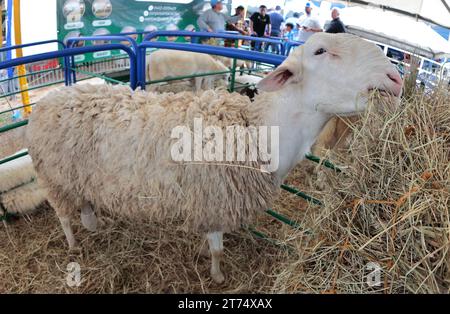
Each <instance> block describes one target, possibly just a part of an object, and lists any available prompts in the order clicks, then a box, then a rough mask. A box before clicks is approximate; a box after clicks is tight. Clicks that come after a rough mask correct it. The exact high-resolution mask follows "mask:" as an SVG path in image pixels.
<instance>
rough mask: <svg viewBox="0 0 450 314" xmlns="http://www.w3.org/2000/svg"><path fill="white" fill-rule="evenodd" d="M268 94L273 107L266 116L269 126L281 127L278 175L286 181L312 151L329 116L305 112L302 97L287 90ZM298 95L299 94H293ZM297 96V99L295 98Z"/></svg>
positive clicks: (266, 123)
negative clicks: (289, 174) (290, 172)
mask: <svg viewBox="0 0 450 314" xmlns="http://www.w3.org/2000/svg"><path fill="white" fill-rule="evenodd" d="M286 94H287V95H283V94H282V93H270V94H266V96H267V98H266V101H267V100H269V101H268V103H269V104H270V105H269V110H267V111H266V112H267V115H266V116H265V118H264V120H265V121H264V123H265V125H267V126H279V166H278V170H276V172H275V174H276V175H277V177H278V178H279V179H280V181H282V180H283V179H284V178H285V177H286V176H287V174H288V173H289V171H290V170H291V169H292V168H294V167H295V166H296V165H297V163H298V162H299V161H301V160H302V159H304V158H305V154H307V153H309V152H310V149H311V146H312V145H313V144H314V142H315V140H316V138H317V136H318V135H319V133H320V131H321V130H322V128H323V126H324V125H325V123H326V122H327V121H328V120H329V118H330V117H329V116H328V115H325V114H323V113H319V112H317V111H309V112H306V111H305V109H304V108H305V107H306V106H302V105H301V103H300V102H301V101H302V97H301V94H300V93H299V92H298V91H297V92H296V93H295V94H292V93H286ZM293 95H295V97H293ZM293 98H295V100H293Z"/></svg>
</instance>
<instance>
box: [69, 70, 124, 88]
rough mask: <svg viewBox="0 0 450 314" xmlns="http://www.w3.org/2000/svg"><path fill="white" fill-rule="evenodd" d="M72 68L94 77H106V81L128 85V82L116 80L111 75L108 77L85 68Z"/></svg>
mask: <svg viewBox="0 0 450 314" xmlns="http://www.w3.org/2000/svg"><path fill="white" fill-rule="evenodd" d="M71 70H74V71H76V72H78V73H81V74H85V75H90V76H93V77H98V78H101V79H104V80H105V81H108V82H111V83H116V84H120V85H127V84H126V83H124V82H122V81H119V80H115V79H113V78H110V77H107V76H104V75H101V74H96V73H93V72H89V71H84V70H80V69H77V68H71Z"/></svg>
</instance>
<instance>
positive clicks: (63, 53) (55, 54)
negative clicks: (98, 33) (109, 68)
mask: <svg viewBox="0 0 450 314" xmlns="http://www.w3.org/2000/svg"><path fill="white" fill-rule="evenodd" d="M115 49H120V50H123V51H125V52H126V53H127V54H128V56H129V57H130V86H131V88H132V89H136V87H137V85H136V77H137V75H136V60H137V55H136V52H135V51H133V49H131V48H130V47H128V46H126V45H123V44H106V45H99V46H87V47H77V48H67V49H64V50H60V51H52V52H45V53H40V54H36V55H33V56H27V57H22V58H16V59H13V60H7V61H3V62H0V69H6V68H10V67H14V66H18V65H21V64H27V63H32V62H37V61H42V60H48V59H54V58H65V57H70V56H74V55H79V54H84V53H90V52H97V51H105V50H115Z"/></svg>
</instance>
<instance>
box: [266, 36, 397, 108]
mask: <svg viewBox="0 0 450 314" xmlns="http://www.w3.org/2000/svg"><path fill="white" fill-rule="evenodd" d="M258 88H259V89H261V90H263V91H269V92H270V91H280V92H283V97H289V98H292V99H293V100H295V101H298V102H299V104H301V106H302V108H303V109H304V110H305V111H319V112H324V113H327V114H341V115H348V114H354V113H357V112H360V111H363V110H364V109H365V108H366V107H367V99H368V95H369V94H370V92H371V91H372V90H379V91H380V93H381V95H382V96H383V97H400V95H401V92H402V79H401V77H400V75H399V73H398V71H397V69H396V68H395V66H394V65H392V64H391V63H390V62H389V60H388V58H387V57H386V56H385V55H384V54H383V52H382V51H381V49H380V48H379V47H378V46H376V45H375V44H373V43H370V42H368V41H366V40H363V39H361V38H358V37H356V36H353V35H349V34H325V33H319V34H315V35H314V36H311V38H310V39H309V40H308V42H307V43H306V44H305V45H303V46H302V47H300V48H297V49H296V50H294V51H293V52H292V53H291V54H290V56H289V57H288V58H287V59H286V60H285V61H284V62H283V63H282V64H281V65H280V66H279V67H278V68H277V69H276V70H275V71H273V72H272V73H271V74H269V75H268V76H267V77H266V78H264V79H263V80H261V82H260V83H259V84H258Z"/></svg>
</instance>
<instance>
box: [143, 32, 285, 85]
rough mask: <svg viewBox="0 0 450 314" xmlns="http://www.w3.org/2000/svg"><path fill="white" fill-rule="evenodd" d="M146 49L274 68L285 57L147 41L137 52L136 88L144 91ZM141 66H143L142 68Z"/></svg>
mask: <svg viewBox="0 0 450 314" xmlns="http://www.w3.org/2000/svg"><path fill="white" fill-rule="evenodd" d="M147 48H159V49H172V50H183V51H191V52H199V53H206V54H211V55H218V56H223V57H228V58H236V59H245V60H251V61H256V62H263V63H269V64H273V65H275V66H277V65H279V64H281V63H282V62H283V61H284V59H285V58H286V57H285V56H281V55H272V54H266V53H262V52H255V51H248V50H241V49H237V48H227V47H218V46H210V45H202V44H189V43H174V42H160V41H148V42H143V43H142V44H140V45H139V52H138V62H137V63H138V65H141V66H139V69H138V71H137V75H138V77H137V86H140V87H141V89H145V70H146V67H145V54H146V53H145V51H146V49H147ZM142 65H143V66H142Z"/></svg>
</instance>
